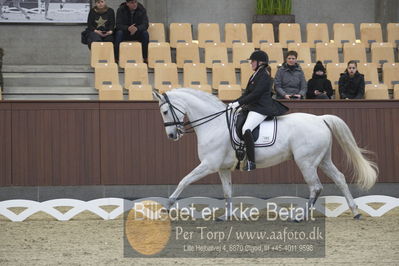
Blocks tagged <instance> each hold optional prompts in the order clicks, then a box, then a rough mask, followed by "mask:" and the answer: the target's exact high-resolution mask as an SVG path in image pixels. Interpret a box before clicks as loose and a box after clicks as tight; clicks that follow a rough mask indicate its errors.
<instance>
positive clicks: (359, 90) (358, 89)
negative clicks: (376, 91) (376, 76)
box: [338, 60, 364, 99]
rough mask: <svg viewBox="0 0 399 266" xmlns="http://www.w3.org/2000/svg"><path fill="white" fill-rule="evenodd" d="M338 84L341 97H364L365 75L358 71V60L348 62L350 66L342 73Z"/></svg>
mask: <svg viewBox="0 0 399 266" xmlns="http://www.w3.org/2000/svg"><path fill="white" fill-rule="evenodd" d="M338 85H339V95H340V96H341V99H363V98H364V75H363V74H360V73H359V71H357V63H356V61H353V60H352V61H349V62H348V67H347V68H346V70H345V72H344V73H342V74H341V77H340V78H339V82H338Z"/></svg>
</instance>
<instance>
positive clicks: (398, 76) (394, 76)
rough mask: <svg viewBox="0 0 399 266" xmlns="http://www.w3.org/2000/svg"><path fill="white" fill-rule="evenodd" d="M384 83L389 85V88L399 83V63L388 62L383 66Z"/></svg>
mask: <svg viewBox="0 0 399 266" xmlns="http://www.w3.org/2000/svg"><path fill="white" fill-rule="evenodd" d="M382 77H383V83H384V84H385V85H387V87H388V89H392V88H393V87H394V86H395V85H396V84H399V64H398V63H393V64H390V63H387V64H384V65H383V66H382Z"/></svg>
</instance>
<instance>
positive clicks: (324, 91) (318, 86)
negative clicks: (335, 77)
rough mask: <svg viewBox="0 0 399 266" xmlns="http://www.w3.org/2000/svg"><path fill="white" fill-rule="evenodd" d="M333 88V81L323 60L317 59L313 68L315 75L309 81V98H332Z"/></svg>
mask: <svg viewBox="0 0 399 266" xmlns="http://www.w3.org/2000/svg"><path fill="white" fill-rule="evenodd" d="M332 94H333V89H332V86H331V81H330V80H328V79H327V75H326V69H325V68H324V66H323V63H322V62H321V61H317V63H316V65H315V66H314V68H313V76H312V78H311V79H310V80H309V81H308V91H307V93H306V98H307V99H331V96H332Z"/></svg>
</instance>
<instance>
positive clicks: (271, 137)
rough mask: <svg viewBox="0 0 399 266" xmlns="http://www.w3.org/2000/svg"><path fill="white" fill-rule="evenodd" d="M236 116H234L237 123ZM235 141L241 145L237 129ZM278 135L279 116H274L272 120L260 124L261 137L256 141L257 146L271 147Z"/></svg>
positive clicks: (234, 133)
mask: <svg viewBox="0 0 399 266" xmlns="http://www.w3.org/2000/svg"><path fill="white" fill-rule="evenodd" d="M235 121H236V117H235V118H234V125H235ZM232 133H233V141H234V143H235V144H236V145H240V143H241V142H242V141H241V140H240V138H239V137H238V136H237V133H236V131H235V129H234V130H233V132H232ZM276 136H277V118H276V117H274V118H273V119H272V120H269V121H263V122H262V123H261V124H260V129H259V137H258V139H257V140H256V141H255V148H259V147H269V146H272V145H273V144H274V142H275V141H276Z"/></svg>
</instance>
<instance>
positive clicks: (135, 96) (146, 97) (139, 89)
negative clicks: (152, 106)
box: [128, 84, 153, 101]
mask: <svg viewBox="0 0 399 266" xmlns="http://www.w3.org/2000/svg"><path fill="white" fill-rule="evenodd" d="M128 90H129V100H131V101H152V100H153V97H152V87H151V85H148V84H147V85H137V86H135V85H131V86H130V87H129V88H128Z"/></svg>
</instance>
